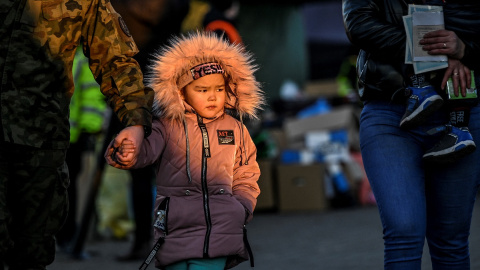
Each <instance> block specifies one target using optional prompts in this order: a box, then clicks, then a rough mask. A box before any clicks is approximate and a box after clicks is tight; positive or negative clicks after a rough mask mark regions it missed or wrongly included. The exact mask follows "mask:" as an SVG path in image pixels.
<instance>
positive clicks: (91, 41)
mask: <svg viewBox="0 0 480 270" xmlns="http://www.w3.org/2000/svg"><path fill="white" fill-rule="evenodd" d="M0 40H1V42H0V72H1V73H0V75H1V85H0V87H1V88H0V109H1V114H0V130H1V131H2V132H1V133H0V142H1V141H6V142H11V143H15V144H21V145H28V146H33V147H42V148H54V149H62V148H66V147H68V143H69V121H68V116H69V104H70V99H71V97H72V94H73V91H74V85H73V79H72V63H73V58H74V56H75V51H76V49H77V47H78V45H79V44H82V45H83V51H84V54H85V55H86V56H87V57H88V58H89V59H90V61H89V63H90V69H91V71H92V73H93V75H94V77H95V79H96V80H97V82H98V83H99V84H100V85H101V92H102V93H103V94H104V95H105V96H106V99H107V103H108V104H109V105H110V107H111V108H112V109H113V112H114V113H115V114H116V115H117V116H118V117H119V119H120V120H121V122H122V123H123V124H124V125H125V126H131V125H144V126H147V127H150V126H151V105H152V99H153V93H152V91H151V90H147V89H145V88H144V85H143V81H142V80H143V76H142V73H141V70H140V67H139V66H138V63H137V62H136V61H135V60H134V59H133V58H132V56H134V55H135V54H136V53H137V52H138V49H137V47H136V45H135V43H134V41H133V39H132V37H131V34H130V33H129V31H128V29H127V27H126V25H125V23H124V22H123V19H122V18H121V17H120V15H119V14H118V13H116V12H115V10H114V9H113V7H112V6H111V4H110V2H109V0H1V1H0Z"/></svg>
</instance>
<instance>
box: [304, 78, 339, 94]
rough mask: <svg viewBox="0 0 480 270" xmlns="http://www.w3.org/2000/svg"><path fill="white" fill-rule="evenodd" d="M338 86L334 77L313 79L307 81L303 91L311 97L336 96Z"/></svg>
mask: <svg viewBox="0 0 480 270" xmlns="http://www.w3.org/2000/svg"><path fill="white" fill-rule="evenodd" d="M338 88H339V86H338V82H337V80H336V79H325V80H315V81H310V82H307V84H306V85H305V90H304V92H305V94H306V95H307V96H311V97H336V96H338Z"/></svg>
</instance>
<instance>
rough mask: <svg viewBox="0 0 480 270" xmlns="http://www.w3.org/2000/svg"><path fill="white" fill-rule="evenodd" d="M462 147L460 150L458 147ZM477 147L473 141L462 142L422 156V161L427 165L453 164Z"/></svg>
mask: <svg viewBox="0 0 480 270" xmlns="http://www.w3.org/2000/svg"><path fill="white" fill-rule="evenodd" d="M460 146H464V147H463V148H461V149H458V147H460ZM476 148H477V147H476V146H475V143H474V142H473V141H470V142H462V143H459V144H456V145H454V146H452V147H450V148H447V149H445V150H442V151H439V152H434V153H429V154H425V155H423V160H424V161H425V162H429V163H443V164H446V163H453V162H455V161H457V160H458V159H460V158H462V157H464V156H467V155H469V154H471V153H473V152H474V151H475V149H476Z"/></svg>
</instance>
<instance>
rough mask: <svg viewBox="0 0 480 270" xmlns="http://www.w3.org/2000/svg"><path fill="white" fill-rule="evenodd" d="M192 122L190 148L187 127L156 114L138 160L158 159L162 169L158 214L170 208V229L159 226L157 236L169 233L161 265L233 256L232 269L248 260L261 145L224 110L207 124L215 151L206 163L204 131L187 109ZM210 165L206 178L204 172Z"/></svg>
mask: <svg viewBox="0 0 480 270" xmlns="http://www.w3.org/2000/svg"><path fill="white" fill-rule="evenodd" d="M186 126H187V128H188V141H189V146H188V147H189V150H187V143H186V142H187V137H186V134H185V131H184V127H182V126H181V125H179V124H176V123H172V122H168V121H166V120H164V121H160V120H158V119H155V120H154V121H153V130H152V134H151V135H150V136H149V137H148V138H147V139H146V140H145V141H144V143H143V147H142V150H141V154H140V157H139V160H138V162H137V165H136V167H143V166H146V165H149V164H153V163H155V164H156V168H157V181H156V183H157V184H156V185H157V198H156V205H155V209H157V211H156V212H155V214H156V215H155V218H157V217H158V210H159V208H161V210H165V225H164V228H165V229H164V230H161V229H159V228H154V231H155V240H156V239H157V238H158V237H163V236H165V243H164V244H163V246H162V247H161V248H160V250H159V251H158V253H157V257H156V258H157V263H156V265H157V267H163V266H165V265H168V264H171V263H174V262H176V261H180V260H185V259H190V258H203V257H205V256H209V257H219V256H228V257H229V260H228V265H229V268H230V267H233V266H234V265H236V264H238V263H240V262H241V261H244V260H246V259H248V253H247V250H246V248H245V243H244V226H245V225H246V223H247V219H248V220H250V219H251V215H252V213H253V209H254V208H255V204H256V198H257V196H258V194H259V193H260V190H259V188H258V185H257V180H258V178H259V176H260V169H259V167H258V164H257V162H256V160H255V158H256V148H255V145H254V144H253V142H252V140H251V138H250V136H249V134H248V131H247V130H246V128H245V127H244V126H243V125H242V124H241V123H240V122H239V121H237V120H236V119H234V118H233V117H231V116H229V115H226V114H223V115H221V116H220V117H218V118H217V119H215V120H213V121H210V122H207V121H206V123H205V127H206V129H207V133H208V142H209V146H210V152H211V154H210V157H208V158H205V160H206V164H203V163H202V162H205V161H202V160H203V158H202V157H203V153H202V152H203V143H202V142H203V140H202V131H201V129H200V127H199V124H198V122H197V116H196V115H195V114H187V117H186ZM188 151H189V159H187V158H186V155H187V152H188ZM188 160H189V167H190V170H189V171H190V173H191V181H190V179H189V176H188V173H189V171H188V170H187V162H188ZM204 165H205V166H206V172H205V173H206V175H205V176H206V177H202V166H204ZM160 206H161V207H160Z"/></svg>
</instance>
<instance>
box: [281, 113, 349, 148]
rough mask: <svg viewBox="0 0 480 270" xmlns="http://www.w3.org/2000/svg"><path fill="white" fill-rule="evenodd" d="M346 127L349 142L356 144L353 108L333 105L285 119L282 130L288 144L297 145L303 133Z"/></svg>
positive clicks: (303, 138) (302, 137)
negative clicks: (307, 115) (307, 114)
mask: <svg viewBox="0 0 480 270" xmlns="http://www.w3.org/2000/svg"><path fill="white" fill-rule="evenodd" d="M339 129H346V130H347V132H348V139H349V144H350V145H351V144H356V143H357V141H358V140H357V139H356V138H357V137H358V128H357V124H356V121H355V109H354V107H353V106H351V105H345V106H340V107H334V108H333V109H332V110H331V111H330V112H328V113H324V114H319V115H315V116H312V117H307V118H301V119H297V118H290V119H286V120H285V121H284V124H283V130H284V131H285V136H286V138H287V141H288V144H289V145H291V146H293V145H295V146H296V147H298V143H299V142H302V141H303V142H304V140H305V135H306V134H307V133H308V132H312V131H333V130H339Z"/></svg>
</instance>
